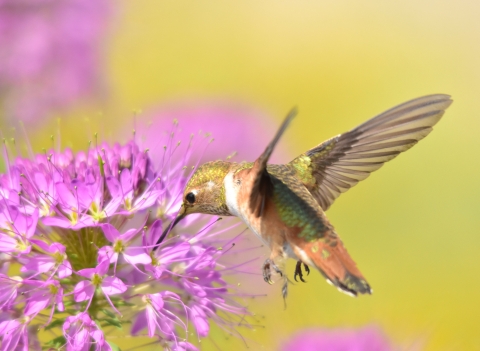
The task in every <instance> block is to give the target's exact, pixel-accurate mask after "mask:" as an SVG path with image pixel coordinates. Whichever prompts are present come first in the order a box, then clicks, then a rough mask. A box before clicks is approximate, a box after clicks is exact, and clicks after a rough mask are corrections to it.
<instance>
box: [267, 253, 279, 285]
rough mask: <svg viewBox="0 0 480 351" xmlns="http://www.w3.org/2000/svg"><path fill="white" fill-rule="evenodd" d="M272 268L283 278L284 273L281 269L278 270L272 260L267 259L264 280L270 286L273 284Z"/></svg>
mask: <svg viewBox="0 0 480 351" xmlns="http://www.w3.org/2000/svg"><path fill="white" fill-rule="evenodd" d="M272 268H273V270H274V271H275V272H276V273H278V274H280V276H281V277H283V272H282V271H281V270H280V268H278V267H277V265H276V264H275V263H274V262H273V261H272V260H271V259H269V258H268V259H266V260H265V262H264V263H263V280H264V281H265V282H266V283H268V284H270V285H271V284H273V281H272V271H271V269H272Z"/></svg>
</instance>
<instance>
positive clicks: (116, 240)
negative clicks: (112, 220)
mask: <svg viewBox="0 0 480 351" xmlns="http://www.w3.org/2000/svg"><path fill="white" fill-rule="evenodd" d="M101 228H102V229H103V233H104V234H105V237H106V238H107V240H108V241H110V242H111V243H112V246H104V247H103V248H101V249H100V250H99V252H98V257H99V261H104V260H105V261H108V262H109V263H113V264H115V268H116V267H117V261H118V258H119V255H122V256H123V258H124V259H125V261H127V262H128V263H130V264H131V265H133V266H136V265H137V264H148V263H150V262H151V261H152V260H151V258H150V256H149V255H148V254H147V253H145V249H144V248H143V247H132V246H130V244H131V243H132V240H133V239H134V237H135V236H136V235H137V234H138V232H139V230H138V229H135V228H134V229H130V230H127V232H126V233H125V234H120V232H119V231H118V230H117V229H116V228H115V227H114V226H113V225H111V224H108V223H107V224H102V225H101Z"/></svg>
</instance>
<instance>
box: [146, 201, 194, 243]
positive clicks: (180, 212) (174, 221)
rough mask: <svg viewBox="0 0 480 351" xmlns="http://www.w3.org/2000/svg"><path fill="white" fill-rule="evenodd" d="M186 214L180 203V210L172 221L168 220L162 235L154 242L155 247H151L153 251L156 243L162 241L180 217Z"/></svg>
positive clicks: (182, 217)
mask: <svg viewBox="0 0 480 351" xmlns="http://www.w3.org/2000/svg"><path fill="white" fill-rule="evenodd" d="M186 216H187V211H186V210H185V206H184V205H182V207H181V208H180V211H179V212H178V214H177V217H175V219H174V220H173V221H171V222H170V224H169V225H168V226H167V227H166V228H165V230H164V231H163V233H162V235H161V236H160V238H158V240H157V242H156V243H155V247H154V248H153V251H155V250H156V249H157V248H158V245H160V244H161V243H162V241H163V240H164V239H165V237H166V236H167V234H168V233H170V231H171V230H172V229H173V227H175V226H176V225H177V224H178V222H180V221H181V220H182V219H184V218H185V217H186Z"/></svg>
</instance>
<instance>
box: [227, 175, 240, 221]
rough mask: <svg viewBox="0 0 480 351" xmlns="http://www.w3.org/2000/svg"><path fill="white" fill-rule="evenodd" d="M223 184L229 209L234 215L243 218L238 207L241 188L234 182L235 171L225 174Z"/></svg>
mask: <svg viewBox="0 0 480 351" xmlns="http://www.w3.org/2000/svg"><path fill="white" fill-rule="evenodd" d="M223 185H224V186H225V201H226V202H227V207H228V210H229V211H230V213H231V214H233V215H234V216H237V217H240V218H242V216H241V214H240V211H239V209H238V201H237V196H238V190H239V188H238V186H236V185H235V184H234V182H233V172H229V173H228V174H227V175H226V176H225V179H224V180H223ZM242 219H243V218H242Z"/></svg>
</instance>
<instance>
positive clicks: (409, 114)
mask: <svg viewBox="0 0 480 351" xmlns="http://www.w3.org/2000/svg"><path fill="white" fill-rule="evenodd" d="M451 103H452V100H451V99H450V96H449V95H443V94H437V95H429V96H424V97H420V98H418V99H414V100H411V101H408V102H406V103H404V104H401V105H399V106H397V107H394V108H392V109H390V110H388V111H386V112H384V113H382V114H380V115H378V116H376V117H374V118H372V119H370V120H368V121H367V122H365V123H363V124H361V125H359V126H358V127H356V128H354V129H352V130H350V131H349V132H346V133H344V134H339V135H337V136H335V137H333V138H331V139H328V140H326V141H324V142H323V143H321V144H319V145H318V146H315V147H314V148H312V149H310V150H308V151H307V152H305V153H303V154H301V155H300V156H298V157H297V158H295V159H293V160H292V161H291V162H289V163H287V164H284V165H273V164H267V162H268V160H269V158H270V155H271V154H272V151H273V149H274V148H275V145H276V144H277V142H278V140H279V139H280V137H281V135H282V134H283V133H284V131H285V129H286V128H287V126H288V125H289V123H290V122H291V120H292V119H293V118H294V116H295V115H296V110H295V109H294V110H292V111H291V112H290V113H289V114H288V116H287V117H286V118H285V120H284V121H283V123H282V125H281V127H280V129H279V130H278V132H277V134H276V135H275V137H274V138H273V140H272V141H271V142H270V144H269V145H268V146H267V148H266V149H265V151H264V152H263V153H262V154H261V155H260V157H258V158H257V160H255V162H253V163H233V162H227V161H214V162H208V163H205V164H203V165H201V166H200V167H198V169H197V170H196V171H195V173H194V174H193V176H192V177H191V179H190V180H189V182H188V184H187V186H186V188H185V191H184V194H183V204H182V207H181V209H180V211H179V213H178V215H177V217H176V219H175V220H174V221H173V222H172V223H171V224H170V225H169V226H168V227H167V228H166V230H165V231H164V233H163V234H162V236H161V237H160V239H159V240H158V243H160V242H161V241H162V240H163V239H164V238H165V236H166V234H167V233H168V232H169V231H170V230H171V229H172V228H173V226H174V225H176V224H177V223H178V222H179V221H180V220H181V219H182V218H184V217H185V216H187V215H188V214H191V213H205V214H211V215H218V216H237V217H239V218H240V219H241V220H242V221H243V222H245V224H246V225H247V226H248V227H249V228H250V229H251V230H252V231H253V232H254V233H255V234H256V235H257V236H258V237H259V238H260V240H261V241H263V242H264V243H265V245H267V246H268V247H270V249H271V253H270V257H269V258H268V259H267V260H266V261H265V263H264V264H263V277H264V280H265V281H266V282H269V283H271V282H272V281H271V273H272V270H273V271H275V272H277V273H278V274H280V275H281V276H282V277H283V280H284V282H283V287H282V293H283V297H284V298H285V297H286V295H287V284H288V279H287V275H286V274H285V272H284V267H285V262H286V260H287V258H289V257H290V258H293V259H295V260H297V265H296V268H295V274H294V278H295V280H296V278H297V276H299V277H300V280H301V281H304V280H303V275H302V265H303V266H304V267H305V270H306V271H307V272H308V273H309V272H310V270H309V268H308V267H309V266H313V267H315V268H317V269H318V270H319V271H320V273H321V274H322V275H323V276H324V277H325V278H326V279H327V281H328V282H329V283H331V284H332V285H334V286H336V287H337V288H338V289H339V290H340V291H342V292H344V293H347V294H349V295H352V296H356V295H357V294H371V293H372V290H371V288H370V285H369V284H368V283H367V281H366V279H365V278H364V277H363V275H362V273H360V270H359V269H358V268H357V266H356V264H355V262H354V261H353V260H352V258H351V257H350V255H349V254H348V252H347V250H346V249H345V247H344V246H343V243H342V241H341V240H340V238H339V236H338V234H337V233H336V232H335V229H334V227H333V226H332V224H330V222H329V221H328V219H327V217H326V215H325V211H326V210H328V208H329V207H330V206H331V205H332V203H333V202H334V201H335V199H336V198H337V197H338V196H339V195H340V194H341V193H343V192H345V191H347V190H348V189H350V188H351V187H353V186H355V185H356V184H357V183H358V182H359V181H361V180H363V179H365V178H367V177H368V176H369V174H370V173H371V172H373V171H375V170H377V169H379V168H380V167H381V166H382V165H383V164H384V163H385V162H387V161H389V160H391V159H393V158H395V157H396V156H397V155H398V154H400V153H401V152H403V151H405V150H408V149H409V148H411V147H412V146H413V145H415V144H416V143H417V142H418V141H419V140H420V139H423V138H424V137H425V136H427V135H428V134H429V133H430V132H431V131H432V127H433V126H434V125H435V124H436V123H437V122H438V121H439V120H440V118H441V117H442V115H443V114H444V112H445V109H446V108H447V107H448V106H450V104H451ZM158 243H157V244H158Z"/></svg>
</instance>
